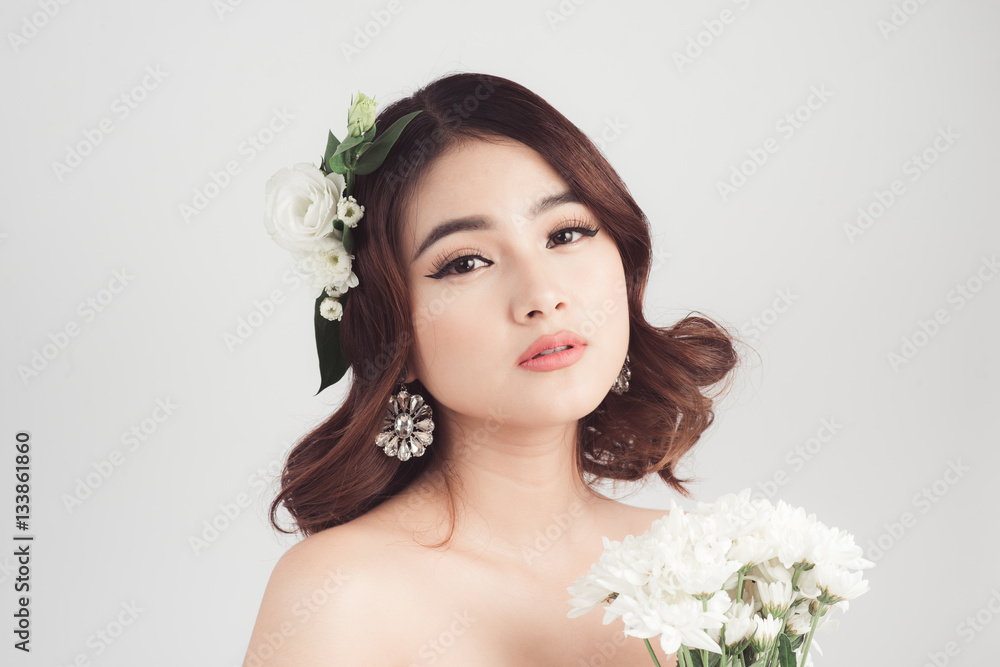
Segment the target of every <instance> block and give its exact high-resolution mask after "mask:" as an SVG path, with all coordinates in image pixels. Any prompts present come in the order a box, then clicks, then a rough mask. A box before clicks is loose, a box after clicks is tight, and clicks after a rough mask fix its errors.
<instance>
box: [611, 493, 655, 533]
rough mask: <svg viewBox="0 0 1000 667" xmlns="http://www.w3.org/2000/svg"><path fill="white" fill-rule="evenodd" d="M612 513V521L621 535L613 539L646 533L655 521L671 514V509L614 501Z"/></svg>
mask: <svg viewBox="0 0 1000 667" xmlns="http://www.w3.org/2000/svg"><path fill="white" fill-rule="evenodd" d="M611 514H612V516H611V522H612V524H613V525H614V526H615V527H616V528H617V532H618V533H619V534H620V535H621V537H618V538H612V539H619V540H620V539H622V537H624V536H625V535H635V536H639V535H641V534H643V533H645V532H646V531H647V530H649V529H650V527H651V526H652V525H653V522H654V521H656V520H657V519H662V518H663V517H665V516H667V515H668V514H670V510H665V509H656V508H650V507H637V506H634V505H626V504H625V503H623V502H620V501H614V505H613V506H612V508H611Z"/></svg>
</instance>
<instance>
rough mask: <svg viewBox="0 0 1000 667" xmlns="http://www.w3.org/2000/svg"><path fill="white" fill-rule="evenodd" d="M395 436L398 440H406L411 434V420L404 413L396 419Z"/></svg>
mask: <svg viewBox="0 0 1000 667" xmlns="http://www.w3.org/2000/svg"><path fill="white" fill-rule="evenodd" d="M395 431H396V435H397V436H399V437H400V438H408V437H410V434H411V433H413V418H412V417H410V415H408V414H406V413H405V412H404V413H402V414H400V415H398V416H397V417H396V424H395Z"/></svg>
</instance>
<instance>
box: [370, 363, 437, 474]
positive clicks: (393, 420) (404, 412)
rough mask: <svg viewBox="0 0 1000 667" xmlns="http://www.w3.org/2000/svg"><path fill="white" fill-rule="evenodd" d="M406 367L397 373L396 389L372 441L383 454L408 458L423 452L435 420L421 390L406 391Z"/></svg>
mask: <svg viewBox="0 0 1000 667" xmlns="http://www.w3.org/2000/svg"><path fill="white" fill-rule="evenodd" d="M405 381H406V367H405V366H404V367H403V372H402V373H400V375H399V378H398V379H397V383H398V384H399V392H398V393H396V394H395V395H394V396H390V397H389V409H388V411H387V412H386V415H385V421H384V422H383V424H382V430H381V432H380V433H379V434H378V436H377V437H376V438H375V444H376V445H378V446H379V447H381V448H382V451H384V452H385V454H386V456H395V457H396V458H398V459H399V460H400V461H407V460H409V459H410V457H412V456H423V455H424V452H425V451H426V448H427V447H429V446H430V444H431V442H433V440H434V436H433V435H431V432H432V431H433V430H434V420H433V419H432V418H431V412H432V411H431V406H429V405H427V404H426V403H424V397H423V396H421V395H420V394H410V393H409V392H408V391H406V385H405V384H404V383H405Z"/></svg>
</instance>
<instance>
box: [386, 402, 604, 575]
mask: <svg viewBox="0 0 1000 667" xmlns="http://www.w3.org/2000/svg"><path fill="white" fill-rule="evenodd" d="M435 417H436V419H435V421H436V426H435V431H434V443H433V444H432V445H431V447H432V448H434V456H435V460H434V462H433V463H432V464H431V465H430V467H429V468H428V469H427V470H426V471H425V472H424V473H423V474H422V475H421V476H420V477H418V478H417V479H416V480H415V481H414V482H413V483H412V484H411V485H410V486H408V487H407V489H406V490H405V491H404V492H403V493H402V494H401V496H404V497H402V498H400V499H399V500H400V501H401V504H400V505H398V507H401V508H403V510H404V513H406V514H409V516H408V517H402V516H401V517H400V518H402V519H403V520H404V521H405V522H406V523H408V524H409V525H411V526H413V527H414V528H415V529H417V530H418V531H426V532H425V536H424V537H422V538H421V541H425V542H426V541H427V540H428V539H430V540H432V541H439V540H440V539H442V538H443V537H444V536H446V535H447V531H448V529H449V528H450V525H449V522H448V521H447V520H442V517H445V518H447V517H448V516H449V511H450V510H449V506H448V492H449V486H450V491H451V492H452V493H453V494H454V498H455V516H456V522H455V532H454V534H453V536H452V540H451V542H450V543H449V547H450V548H454V549H458V550H463V551H466V550H467V551H470V552H473V553H487V552H489V553H493V554H498V555H501V556H512V557H514V558H516V559H518V560H521V561H526V562H528V564H529V565H530V564H532V561H539V562H540V561H542V560H548V561H553V560H558V559H559V557H560V556H561V555H568V554H571V553H574V552H575V551H577V548H578V546H579V545H580V544H591V543H593V542H594V541H595V540H596V542H597V543H598V544H599V543H600V537H599V536H598V535H597V533H598V532H599V528H600V526H598V512H599V511H600V510H601V509H602V508H604V507H607V506H608V505H609V504H614V503H613V501H611V500H609V499H606V498H603V497H601V496H595V495H594V494H592V493H591V492H590V491H588V489H587V487H586V485H585V484H584V482H583V480H581V479H580V478H579V476H578V475H577V472H576V465H575V456H576V437H577V434H576V429H577V425H576V423H571V424H554V425H549V426H532V427H527V426H524V425H516V424H512V423H511V422H510V421H509V420H504V419H502V416H491V417H489V418H487V419H485V420H478V421H471V420H469V419H468V418H463V419H459V420H456V419H453V418H451V415H441V416H440V417H439V416H438V415H436V416H435ZM445 477H447V482H448V485H446V484H445ZM415 499H419V501H418V502H417V503H416V506H414V502H413V501H414V500H415ZM407 508H409V511H406V509H407Z"/></svg>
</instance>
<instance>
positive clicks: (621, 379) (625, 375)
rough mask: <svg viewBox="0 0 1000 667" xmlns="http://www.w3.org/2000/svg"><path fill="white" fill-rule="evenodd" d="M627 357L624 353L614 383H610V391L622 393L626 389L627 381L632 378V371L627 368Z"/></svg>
mask: <svg viewBox="0 0 1000 667" xmlns="http://www.w3.org/2000/svg"><path fill="white" fill-rule="evenodd" d="M628 362H629V357H628V355H627V354H626V355H625V363H624V364H622V369H621V371H619V373H618V377H616V378H615V383H614V384H613V385H611V391H613V392H615V393H616V394H624V393H625V392H626V391H628V381H629V380H630V379H632V371H630V370H629V368H628Z"/></svg>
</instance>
